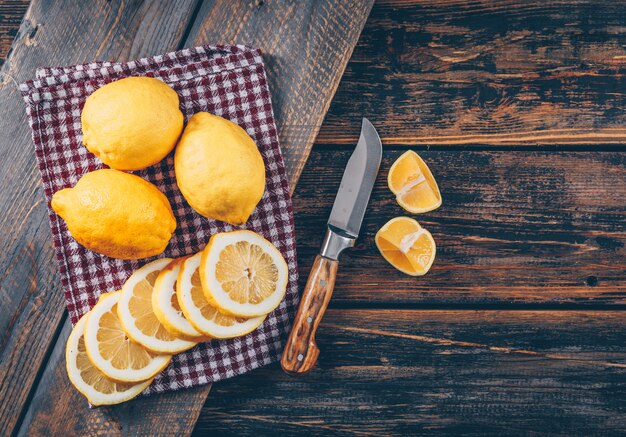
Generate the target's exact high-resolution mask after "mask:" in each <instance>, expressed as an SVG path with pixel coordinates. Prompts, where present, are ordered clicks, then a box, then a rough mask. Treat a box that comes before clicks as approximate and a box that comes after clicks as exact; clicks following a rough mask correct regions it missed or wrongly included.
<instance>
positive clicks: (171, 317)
mask: <svg viewBox="0 0 626 437" xmlns="http://www.w3.org/2000/svg"><path fill="white" fill-rule="evenodd" d="M184 260H185V258H179V259H176V260H174V261H172V262H171V263H169V264H168V265H167V266H166V267H165V268H164V269H163V270H161V273H159V276H157V279H156V281H155V283H154V291H153V292H152V309H153V310H154V314H155V315H156V317H157V319H159V322H161V324H162V325H163V326H164V327H165V329H167V330H168V331H169V333H170V334H172V335H174V336H176V337H178V338H182V339H184V340H189V341H196V342H201V341H206V340H207V338H206V337H205V336H204V335H202V334H201V333H200V332H198V330H196V329H195V328H194V327H193V326H191V323H189V320H187V319H186V318H185V315H184V314H183V311H182V310H181V309H180V305H179V304H178V297H177V296H176V281H177V279H178V273H179V272H180V267H181V265H182V263H183V262H184Z"/></svg>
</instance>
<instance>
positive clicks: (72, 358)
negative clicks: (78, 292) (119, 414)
mask: <svg viewBox="0 0 626 437" xmlns="http://www.w3.org/2000/svg"><path fill="white" fill-rule="evenodd" d="M86 321H87V314H85V315H84V316H83V317H81V318H80V320H79V321H78V323H77V324H76V326H74V329H72V332H71V334H70V336H69V338H68V339H67V345H66V347H65V367H66V369H67V375H68V376H69V378H70V381H71V383H72V385H74V387H76V390H78V391H79V392H80V393H81V394H82V395H83V396H85V397H86V398H87V400H88V401H89V403H90V404H91V405H113V404H119V403H121V402H125V401H128V400H130V399H132V398H134V397H135V396H137V395H138V394H139V393H141V392H142V391H144V390H145V389H146V388H147V387H148V386H149V385H150V383H151V382H152V379H148V380H147V381H144V382H139V383H136V384H133V383H131V384H128V383H123V382H116V381H114V380H112V379H109V378H107V377H106V376H104V374H102V373H101V372H100V371H99V370H98V369H96V368H95V367H94V366H93V364H91V361H89V358H88V357H87V351H86V350H85V339H84V332H85V322H86Z"/></svg>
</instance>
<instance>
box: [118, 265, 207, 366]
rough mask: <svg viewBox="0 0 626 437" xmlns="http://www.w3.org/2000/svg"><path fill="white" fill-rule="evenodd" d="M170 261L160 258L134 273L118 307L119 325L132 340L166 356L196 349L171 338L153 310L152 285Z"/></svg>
mask: <svg viewBox="0 0 626 437" xmlns="http://www.w3.org/2000/svg"><path fill="white" fill-rule="evenodd" d="M171 261H172V260H171V259H170V258H161V259H157V260H156V261H152V262H150V263H148V264H146V265H144V266H143V267H141V268H139V269H137V270H135V272H134V273H133V274H132V275H130V277H129V278H128V279H127V280H126V282H125V283H124V286H123V287H122V292H121V294H120V300H119V302H118V303H117V315H118V317H119V319H120V323H121V324H122V327H123V328H124V331H125V332H126V334H127V335H128V336H129V337H130V338H131V340H133V341H135V342H137V343H139V344H141V345H142V346H144V347H145V348H146V349H148V350H150V351H152V352H157V353H166V354H175V353H178V352H182V351H184V350H187V349H189V348H192V347H193V346H195V345H196V343H195V342H193V341H188V340H183V339H180V338H178V337H175V336H174V335H172V334H171V333H170V332H169V331H168V330H167V329H165V327H164V326H163V325H162V324H161V322H159V319H158V318H157V316H156V314H155V313H154V310H153V309H152V294H153V291H154V283H155V281H156V279H157V277H158V276H159V273H161V270H163V269H164V268H165V267H166V266H167V265H168V264H169V263H170V262H171Z"/></svg>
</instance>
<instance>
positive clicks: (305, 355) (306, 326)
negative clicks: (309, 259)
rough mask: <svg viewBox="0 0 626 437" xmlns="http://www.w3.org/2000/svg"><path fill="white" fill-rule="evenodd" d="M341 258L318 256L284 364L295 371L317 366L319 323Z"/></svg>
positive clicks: (294, 324)
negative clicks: (316, 334)
mask: <svg viewBox="0 0 626 437" xmlns="http://www.w3.org/2000/svg"><path fill="white" fill-rule="evenodd" d="M338 265H339V262H338V261H336V260H332V259H329V258H324V257H323V256H321V255H318V256H317V257H315V262H314V263H313V268H312V269H311V274H310V275H309V279H308V280H307V283H306V287H305V288H304V293H303V294H302V301H301V302H300V307H299V308H298V313H297V314H296V319H295V320H294V322H293V326H292V328H291V333H290V334H289V339H288V340H287V344H286V345H285V349H284V350H283V357H282V359H281V360H280V365H281V366H282V368H283V370H284V371H285V372H287V373H289V374H292V375H302V374H304V373H307V372H308V371H309V370H311V369H312V368H313V365H314V364H315V362H316V361H317V356H318V355H319V354H320V350H319V349H318V348H317V344H316V343H315V333H316V331H317V327H318V325H319V324H320V322H321V321H322V317H324V312H325V311H326V307H328V302H329V301H330V297H331V296H332V295H333V288H334V287H335V278H336V276H337V266H338Z"/></svg>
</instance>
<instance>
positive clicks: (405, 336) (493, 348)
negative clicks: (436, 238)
mask: <svg viewBox="0 0 626 437" xmlns="http://www.w3.org/2000/svg"><path fill="white" fill-rule="evenodd" d="M325 328H333V329H340V330H344V331H350V332H359V333H361V334H368V335H378V336H387V337H396V338H403V339H408V340H416V341H420V342H423V343H432V344H436V345H442V346H459V347H467V348H481V349H488V350H490V351H492V352H501V353H506V354H519V355H531V356H535V357H541V358H547V359H553V360H563V361H575V362H577V363H582V364H589V365H593V366H601V367H616V368H626V364H623V363H612V362H610V361H597V360H581V359H577V358H572V357H568V356H567V355H561V354H554V353H545V352H536V351H532V350H528V349H516V348H511V347H503V346H492V345H488V344H484V343H473V342H468V341H461V340H452V339H449V338H439V337H429V336H426V335H416V334H403V333H399V332H391V331H385V330H380V329H368V328H358V327H355V326H341V325H337V324H326V325H325Z"/></svg>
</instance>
